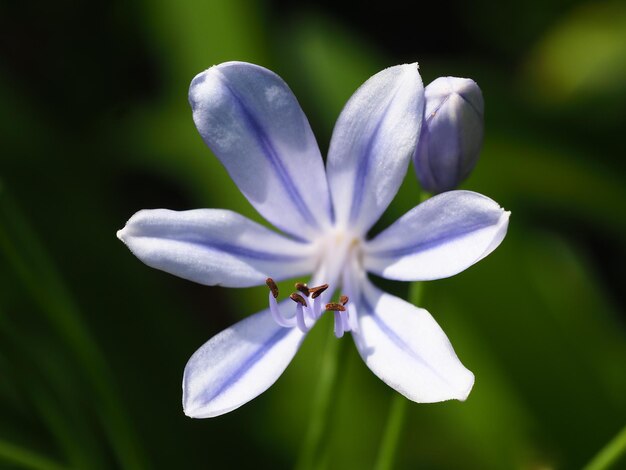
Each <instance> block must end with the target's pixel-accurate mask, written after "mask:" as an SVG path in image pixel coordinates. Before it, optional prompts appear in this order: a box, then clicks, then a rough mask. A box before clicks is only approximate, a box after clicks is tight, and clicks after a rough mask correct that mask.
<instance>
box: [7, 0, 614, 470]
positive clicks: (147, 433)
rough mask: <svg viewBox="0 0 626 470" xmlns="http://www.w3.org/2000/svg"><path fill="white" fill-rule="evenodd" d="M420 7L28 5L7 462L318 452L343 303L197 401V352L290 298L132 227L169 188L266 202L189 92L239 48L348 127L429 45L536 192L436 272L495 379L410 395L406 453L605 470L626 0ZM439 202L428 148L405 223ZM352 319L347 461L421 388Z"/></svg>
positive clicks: (370, 456) (471, 352)
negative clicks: (311, 431)
mask: <svg viewBox="0 0 626 470" xmlns="http://www.w3.org/2000/svg"><path fill="white" fill-rule="evenodd" d="M413 6H414V5H413V4H412V3H409V2H400V1H398V0H386V1H384V2H380V3H378V4H372V5H369V4H367V3H365V2H363V3H358V4H356V3H355V4H346V3H344V4H341V3H338V2H331V1H322V2H312V1H311V2H288V1H286V0H285V1H278V0H274V1H270V0H267V1H255V2H252V1H244V0H224V1H220V0H205V1H200V0H178V1H166V0H106V1H105V0H94V1H91V2H77V1H66V0H61V1H60V2H44V1H27V2H18V1H15V0H8V1H7V0H5V1H3V2H2V3H0V468H7V469H13V468H29V469H65V468H71V469H111V468H122V469H153V468H154V469H156V468H158V469H173V468H203V469H204V468H206V469H208V468H216V469H221V468H238V469H239V468H272V469H281V468H293V467H294V466H296V465H297V463H298V459H299V455H300V453H301V450H302V448H303V442H304V441H305V436H306V435H307V432H308V431H307V430H308V426H309V424H310V423H311V421H312V418H314V417H312V416H311V413H312V409H313V404H314V403H315V401H316V390H317V384H318V383H319V380H320V376H323V375H324V374H325V373H326V374H327V373H328V371H325V369H324V367H325V366H324V364H325V362H324V360H323V358H324V351H326V350H327V348H328V347H331V346H329V345H330V341H336V340H335V339H334V336H333V335H332V326H331V323H330V322H329V321H328V320H329V319H324V320H323V321H322V322H321V323H320V324H319V325H318V326H317V327H316V328H315V329H314V330H313V332H312V333H311V334H310V336H309V337H308V339H307V340H306V342H305V343H304V345H303V347H302V349H301V350H300V352H299V353H298V355H297V356H296V359H295V360H294V361H293V363H292V364H291V365H290V367H289V368H288V369H287V371H286V372H285V374H284V375H283V376H282V377H281V378H280V379H279V381H278V382H277V383H276V384H275V385H274V386H273V387H272V388H271V389H270V390H269V391H268V392H266V393H265V394H263V395H262V396H261V397H259V398H258V399H256V400H254V401H253V402H251V403H249V404H248V405H245V406H244V407H242V408H240V409H239V410H237V411H235V412H232V413H230V414H228V415H225V416H222V417H219V418H215V419H211V420H192V419H189V418H187V417H185V416H184V415H183V413H182V409H181V405H180V399H181V377H182V371H183V368H184V366H185V363H186V361H187V359H188V358H189V356H190V355H191V354H192V353H193V352H194V351H195V350H196V349H197V348H198V347H199V346H200V345H201V344H202V343H203V342H205V341H206V340H208V339H209V338H210V337H211V336H213V335H214V334H216V333H217V332H219V331H221V330H222V329H224V328H226V327H227V326H228V325H230V324H232V323H234V322H235V321H237V320H238V319H241V318H243V317H245V316H246V315H248V314H251V313H253V312H256V311H258V310H260V309H261V308H264V307H265V302H266V292H265V288H255V289H245V290H227V289H222V288H213V287H203V286H199V285H194V284H192V283H190V282H187V281H184V280H181V279H178V278H175V277H173V276H170V275H167V274H165V273H162V272H159V271H156V270H152V269H150V268H148V267H146V266H144V265H143V264H142V263H141V262H139V261H138V260H137V259H135V258H134V257H133V256H132V255H131V254H130V252H129V251H128V250H127V249H126V248H125V247H124V246H123V245H122V243H121V242H119V241H118V240H117V239H116V237H115V232H116V230H117V229H119V228H121V227H122V226H123V225H124V223H125V222H126V220H127V219H128V218H129V217H130V216H131V215H132V214H133V213H134V212H135V211H137V210H139V209H142V208H157V207H165V208H170V209H191V208H198V207H218V208H229V209H233V210H237V211H239V212H241V213H243V214H245V215H247V216H249V217H251V218H253V219H255V220H258V221H261V219H260V217H259V216H258V214H256V213H255V212H254V210H253V209H252V208H251V206H250V205H249V204H248V203H247V201H246V200H245V199H244V198H243V196H242V195H241V194H240V193H239V192H238V190H237V188H236V186H235V185H234V184H233V183H232V182H231V180H230V179H229V177H228V175H227V174H226V172H225V170H224V169H223V168H222V167H221V166H220V164H219V163H218V161H217V159H215V158H214V157H213V156H212V155H211V153H210V151H209V150H208V149H206V148H205V147H204V145H203V143H202V142H201V139H200V137H199V136H198V135H197V132H196V130H195V128H194V125H193V122H192V120H191V113H190V110H189V107H188V104H187V88H188V84H189V82H190V80H191V78H192V77H193V76H194V75H195V74H196V73H198V72H200V71H202V70H204V69H205V68H207V67H209V66H210V65H212V64H217V63H220V62H222V61H227V60H245V61H250V62H254V63H258V64H261V65H264V66H266V67H268V68H270V69H272V70H274V71H276V72H277V73H278V74H280V75H281V76H282V77H283V78H284V79H285V80H286V81H287V83H289V84H290V86H291V88H292V89H293V91H294V93H295V94H296V96H297V97H298V98H299V100H300V102H301V104H302V106H303V108H304V110H305V112H306V113H307V115H308V117H309V119H310V121H311V124H312V127H313V129H314V131H315V133H316V136H317V138H318V141H319V144H320V147H321V148H322V150H323V151H325V150H326V148H327V147H328V142H329V138H330V134H331V131H332V127H333V125H334V122H335V119H336V117H337V115H338V114H339V112H340V110H341V108H342V106H343V104H344V103H345V101H346V100H347V99H348V98H349V96H350V95H351V94H352V92H353V91H354V90H355V89H356V88H357V87H358V86H359V85H360V84H361V83H362V82H363V81H365V80H366V79H367V78H368V77H369V76H371V75H372V74H374V73H376V72H377V71H378V70H380V69H382V68H384V67H386V66H390V65H394V64H397V63H402V62H409V61H410V62H413V61H415V60H417V61H419V63H420V67H421V73H422V77H423V78H424V82H425V83H429V82H430V81H432V80H433V79H435V78H436V77H438V76H441V75H455V76H462V77H471V78H473V79H475V80H476V81H477V82H478V83H479V85H480V86H481V88H482V90H483V94H484V98H485V108H486V114H485V120H486V121H485V124H486V131H485V142H484V148H483V151H482V154H481V160H480V162H479V164H478V166H477V168H476V170H475V171H474V173H473V174H472V176H471V177H470V178H469V179H468V180H467V181H466V182H465V183H464V185H463V187H464V188H467V189H472V190H476V191H479V192H481V193H484V194H486V195H488V196H490V197H491V198H493V199H495V200H496V201H498V202H499V203H500V204H501V205H502V206H504V207H505V208H507V209H509V210H511V211H512V218H511V223H510V229H509V234H508V236H507V238H506V239H505V241H504V243H503V244H502V246H501V247H500V248H498V250H496V252H494V253H493V254H492V255H491V256H489V257H488V258H486V259H485V260H483V261H481V262H480V263H479V264H478V265H476V266H474V267H472V268H470V269H469V270H468V271H466V272H464V273H462V274H460V275H458V276H455V277H454V278H451V279H448V280H442V281H435V282H430V283H426V284H425V286H424V296H423V298H422V299H421V301H420V304H421V305H422V306H424V307H426V308H428V309H429V311H431V312H432V313H433V315H434V316H435V318H436V319H437V321H438V322H439V323H440V324H441V325H442V327H443V328H444V330H445V331H446V333H447V334H448V336H449V337H450V339H451V341H452V343H453V344H454V346H455V349H456V351H457V353H458V355H459V357H460V358H461V359H462V361H463V362H464V363H465V364H466V365H467V366H468V367H469V368H470V369H471V370H472V371H473V372H474V373H475V375H476V378H477V380H476V385H475V387H474V390H473V392H472V394H471V395H470V397H469V399H468V400H467V401H466V402H465V403H459V402H449V403H442V404H434V405H417V404H412V403H410V404H408V406H407V407H406V416H405V421H404V426H403V428H402V434H401V436H400V439H399V442H398V449H397V454H396V459H395V464H396V467H397V468H401V469H414V468H426V469H459V468H467V469H509V468H510V469H553V468H554V469H570V468H580V467H581V466H583V465H584V464H585V463H586V462H588V461H589V460H590V459H591V458H592V457H593V455H594V454H596V452H598V450H599V449H600V448H601V447H602V446H603V445H604V444H605V443H606V442H607V441H609V440H610V439H611V438H612V437H613V436H614V435H616V434H617V433H618V431H619V430H620V429H621V428H622V427H623V426H624V424H625V423H626V341H625V339H626V317H625V315H624V305H625V302H626V297H625V294H624V287H626V285H625V284H624V265H625V263H626V251H625V242H624V233H625V231H626V211H625V210H624V204H625V202H626V186H625V183H624V178H625V177H626V159H625V158H624V157H625V156H626V152H625V150H626V145H625V144H624V142H625V137H626V125H625V117H626V4H625V3H624V2H619V1H606V0H601V1H591V0H589V1H582V2H581V1H576V0H527V1H525V2H508V1H507V2H495V1H488V0H478V1H474V2H465V1H461V0H452V1H440V2H428V3H424V4H422V3H420V4H418V9H417V11H418V13H417V14H415V13H414V12H413V11H412V8H413ZM418 200H419V187H418V185H417V182H416V180H415V178H414V176H413V173H412V170H411V172H410V173H409V175H408V177H407V179H406V181H405V184H404V185H403V187H402V190H401V193H400V195H399V197H398V198H397V199H396V200H395V201H394V203H393V204H392V206H391V207H390V209H389V210H388V212H387V214H386V215H385V219H384V221H385V223H389V222H390V221H392V220H394V219H395V218H396V217H397V216H399V215H400V214H402V213H403V212H404V211H406V210H407V209H409V208H410V207H412V206H414V205H415V204H416V203H417V201H418ZM391 288H392V289H394V290H395V292H396V293H398V294H400V295H405V296H409V297H410V296H411V295H412V294H411V293H412V292H414V289H412V288H411V286H407V285H397V286H392V287H391ZM350 343H351V340H350V338H349V337H346V338H344V339H343V340H342V341H341V346H340V348H341V349H342V359H341V363H340V364H339V369H338V375H337V378H338V382H337V386H336V389H335V390H334V391H333V394H332V399H331V401H330V404H329V407H330V408H329V409H328V410H327V412H328V422H327V425H326V426H325V427H324V428H323V431H322V432H323V434H322V439H321V442H320V446H319V449H317V450H316V456H317V457H316V458H317V465H318V467H319V468H329V469H366V468H372V467H373V463H374V462H375V461H376V459H377V455H378V452H379V446H380V442H381V439H382V436H383V430H384V428H385V423H386V420H387V416H388V413H389V409H390V406H391V403H392V397H393V396H394V392H393V391H392V390H391V389H389V388H388V387H386V386H385V385H384V384H383V383H382V382H381V381H379V380H378V379H377V378H376V377H375V376H374V375H373V374H372V373H371V372H370V371H369V370H368V369H367V368H366V367H365V366H364V364H363V363H362V361H361V360H360V358H359V357H358V354H357V352H356V349H355V348H354V347H352V345H351V344H350ZM619 465H620V464H618V467H619ZM621 465H625V466H626V463H625V462H624V461H623V460H622V461H621ZM621 468H626V467H621Z"/></svg>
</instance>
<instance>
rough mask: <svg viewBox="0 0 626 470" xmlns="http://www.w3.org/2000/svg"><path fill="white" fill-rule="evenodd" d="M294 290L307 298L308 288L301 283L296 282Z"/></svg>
mask: <svg viewBox="0 0 626 470" xmlns="http://www.w3.org/2000/svg"><path fill="white" fill-rule="evenodd" d="M296 290H298V291H300V292H302V293H303V294H304V295H305V296H307V297H308V296H309V292H310V290H309V287H308V286H307V285H306V284H304V283H303V282H296Z"/></svg>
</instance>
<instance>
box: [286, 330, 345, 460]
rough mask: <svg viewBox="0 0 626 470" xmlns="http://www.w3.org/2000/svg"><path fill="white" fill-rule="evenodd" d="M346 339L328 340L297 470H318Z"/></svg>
mask: <svg viewBox="0 0 626 470" xmlns="http://www.w3.org/2000/svg"><path fill="white" fill-rule="evenodd" d="M345 342H346V341H345V339H344V340H343V341H342V340H337V339H336V338H335V337H333V336H330V335H329V337H328V339H327V340H326V347H325V349H324V356H323V357H322V366H321V371H320V377H319V381H318V382H317V388H316V390H315V398H314V399H313V403H312V406H311V417H310V419H309V427H308V430H307V434H306V437H305V439H304V441H303V443H302V447H301V449H300V456H299V458H298V463H297V465H296V469H297V470H312V469H314V468H316V463H318V462H317V460H318V459H317V457H318V456H319V455H321V453H320V452H319V451H320V446H321V442H322V436H323V435H324V431H325V430H326V427H327V423H328V417H329V414H330V408H331V397H332V396H333V393H334V389H335V387H336V385H337V369H338V364H339V360H340V356H341V351H342V350H343V349H345V348H344V346H343V345H344V343H345Z"/></svg>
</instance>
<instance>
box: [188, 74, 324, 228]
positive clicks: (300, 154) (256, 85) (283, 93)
mask: <svg viewBox="0 0 626 470" xmlns="http://www.w3.org/2000/svg"><path fill="white" fill-rule="evenodd" d="M189 102H190V104H191V107H192V109H193V120H194V122H195V123H196V127H197V128H198V131H199V132H200V135H201V136H202V138H203V140H204V142H205V143H206V144H207V145H208V146H209V147H210V148H211V150H212V151H213V152H214V153H215V155H216V156H217V158H219V159H220V161H221V162H222V164H223V165H224V166H225V167H226V169H227V170H228V173H229V174H230V176H231V177H232V179H233V180H234V181H235V183H236V184H237V186H238V187H239V189H240V190H241V191H242V192H243V194H244V195H245V196H246V197H247V198H248V200H249V201H250V202H251V203H252V205H253V206H254V207H255V208H256V209H257V210H258V211H259V213H261V215H263V216H264V217H265V218H266V219H267V220H268V221H270V222H271V223H272V224H274V225H275V226H276V227H278V228H280V229H281V230H283V231H285V232H287V233H289V234H292V235H294V236H297V237H299V238H304V239H312V238H313V237H314V235H315V234H316V233H318V232H319V231H320V230H321V229H323V228H325V227H327V226H328V225H329V224H330V221H331V208H330V200H329V196H328V184H327V182H326V176H325V173H324V166H323V162H322V158H321V155H320V151H319V148H318V146H317V142H316V141H315V137H314V136H313V133H312V131H311V128H310V126H309V122H308V121H307V119H306V116H305V115H304V113H303V112H302V109H301V108H300V105H299V104H298V101H297V100H296V98H295V96H294V95H293V93H292V92H291V90H290V89H289V87H288V86H287V84H286V83H285V82H284V81H283V80H282V79H281V78H280V77H279V76H278V75H276V74H275V73H273V72H271V71H269V70H267V69H264V68H263V67H259V66H258V65H252V64H247V63H244V62H227V63H224V64H220V65H217V66H214V67H211V68H210V69H208V70H206V71H204V72H202V73H200V74H199V75H197V76H196V77H195V78H194V79H193V81H192V82H191V86H190V88H189Z"/></svg>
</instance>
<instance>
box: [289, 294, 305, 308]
mask: <svg viewBox="0 0 626 470" xmlns="http://www.w3.org/2000/svg"><path fill="white" fill-rule="evenodd" d="M289 298H290V299H291V300H293V301H294V302H295V303H297V304H300V305H302V306H303V307H306V306H307V305H306V300H304V297H302V296H301V295H300V294H296V293H295V292H294V293H293V294H291V295H290V296H289Z"/></svg>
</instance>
